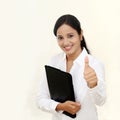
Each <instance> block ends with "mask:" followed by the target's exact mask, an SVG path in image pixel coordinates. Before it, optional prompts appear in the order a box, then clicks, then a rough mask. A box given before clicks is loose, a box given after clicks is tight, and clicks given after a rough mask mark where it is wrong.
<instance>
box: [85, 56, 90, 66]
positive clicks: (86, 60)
mask: <svg viewBox="0 0 120 120" xmlns="http://www.w3.org/2000/svg"><path fill="white" fill-rule="evenodd" d="M88 66H89V59H88V56H86V57H85V67H88Z"/></svg>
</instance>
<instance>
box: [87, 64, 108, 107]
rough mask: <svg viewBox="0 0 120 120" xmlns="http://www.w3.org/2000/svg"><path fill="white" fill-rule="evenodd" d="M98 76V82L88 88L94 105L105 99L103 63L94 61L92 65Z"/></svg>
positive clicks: (102, 102) (103, 101)
mask: <svg viewBox="0 0 120 120" xmlns="http://www.w3.org/2000/svg"><path fill="white" fill-rule="evenodd" d="M93 68H94V70H95V72H96V75H97V78H98V84H97V86H96V87H94V88H89V93H90V96H91V99H92V100H93V102H94V103H95V104H96V105H99V106H101V105H103V104H104V103H105V100H106V90H105V71H104V65H103V64H102V63H99V62H96V63H95V64H94V65H93Z"/></svg>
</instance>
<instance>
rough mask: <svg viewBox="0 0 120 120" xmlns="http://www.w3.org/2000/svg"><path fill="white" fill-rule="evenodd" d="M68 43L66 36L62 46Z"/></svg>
mask: <svg viewBox="0 0 120 120" xmlns="http://www.w3.org/2000/svg"><path fill="white" fill-rule="evenodd" d="M68 44H69V40H68V39H67V38H65V39H64V46H67V45H68Z"/></svg>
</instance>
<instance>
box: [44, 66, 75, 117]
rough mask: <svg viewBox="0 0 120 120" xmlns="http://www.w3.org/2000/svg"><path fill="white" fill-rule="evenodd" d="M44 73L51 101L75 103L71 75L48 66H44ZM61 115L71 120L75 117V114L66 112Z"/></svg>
mask: <svg viewBox="0 0 120 120" xmlns="http://www.w3.org/2000/svg"><path fill="white" fill-rule="evenodd" d="M45 71H46V76H47V82H48V88H49V92H50V96H51V99H53V100H55V101H57V102H61V103H63V102H65V101H67V100H70V101H75V96H74V89H73V83H72V76H71V74H70V73H67V72H64V71H61V70H60V69H57V68H54V67H51V66H48V65H45ZM63 113H64V114H66V115H67V116H69V117H72V118H75V117H76V114H74V115H72V114H70V113H68V112H66V111H63Z"/></svg>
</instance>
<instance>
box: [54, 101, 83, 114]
mask: <svg viewBox="0 0 120 120" xmlns="http://www.w3.org/2000/svg"><path fill="white" fill-rule="evenodd" d="M80 108H81V105H80V103H78V102H73V101H66V102H64V103H59V104H58V105H57V107H56V110H57V111H59V110H63V111H66V112H68V113H71V114H73V115H74V114H76V113H77V112H78V111H79V110H80Z"/></svg>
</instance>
